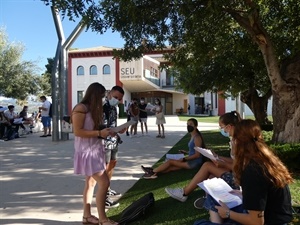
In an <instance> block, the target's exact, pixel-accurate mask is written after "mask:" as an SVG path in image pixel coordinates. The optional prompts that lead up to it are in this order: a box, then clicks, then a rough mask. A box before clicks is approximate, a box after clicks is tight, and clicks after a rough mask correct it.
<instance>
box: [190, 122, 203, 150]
mask: <svg viewBox="0 0 300 225" xmlns="http://www.w3.org/2000/svg"><path fill="white" fill-rule="evenodd" d="M188 121H190V122H192V123H193V124H194V125H195V126H196V127H198V120H196V119H195V118H190V119H188ZM196 131H197V133H198V134H199V136H200V137H201V140H202V146H201V148H206V145H205V143H204V139H203V136H202V134H201V132H200V131H199V130H198V128H197V129H196Z"/></svg>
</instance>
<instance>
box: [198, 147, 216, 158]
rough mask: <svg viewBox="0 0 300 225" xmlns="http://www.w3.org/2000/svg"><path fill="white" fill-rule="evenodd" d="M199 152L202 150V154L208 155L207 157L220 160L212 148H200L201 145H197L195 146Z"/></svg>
mask: <svg viewBox="0 0 300 225" xmlns="http://www.w3.org/2000/svg"><path fill="white" fill-rule="evenodd" d="M194 149H195V150H196V151H197V152H200V153H201V154H202V155H204V156H206V157H207V158H209V159H211V160H215V161H216V160H218V158H216V157H215V156H214V154H213V153H212V151H211V150H209V149H205V148H200V147H195V148H194Z"/></svg>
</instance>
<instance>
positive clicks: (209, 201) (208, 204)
mask: <svg viewBox="0 0 300 225" xmlns="http://www.w3.org/2000/svg"><path fill="white" fill-rule="evenodd" d="M216 205H217V206H220V204H219V203H218V202H217V201H216V200H215V199H214V198H213V197H211V196H210V195H207V197H206V200H205V202H204V205H203V207H204V208H206V209H207V210H211V211H214V212H216V213H217V212H218V210H217V209H216V208H215V206H216ZM230 210H231V211H234V212H237V213H247V212H246V210H244V208H243V205H242V204H241V205H238V206H236V207H233V208H231V209H230ZM227 223H228V224H234V225H240V223H238V222H235V221H232V220H230V219H227V220H226V224H227Z"/></svg>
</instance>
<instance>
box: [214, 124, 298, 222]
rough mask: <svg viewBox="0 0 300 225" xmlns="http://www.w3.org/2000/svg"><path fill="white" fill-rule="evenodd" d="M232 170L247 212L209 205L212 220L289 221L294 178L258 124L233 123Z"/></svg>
mask: <svg viewBox="0 0 300 225" xmlns="http://www.w3.org/2000/svg"><path fill="white" fill-rule="evenodd" d="M233 143H234V144H233V149H234V150H235V149H236V151H235V158H234V167H233V172H234V175H235V178H236V182H237V183H238V184H240V185H241V187H242V190H243V191H242V193H241V194H242V200H243V208H244V210H246V213H243V212H234V211H232V210H230V209H229V208H228V206H227V205H226V204H224V203H222V202H220V205H221V206H217V205H216V206H215V207H212V208H210V218H211V222H214V223H221V224H222V223H223V219H227V218H230V219H231V220H233V221H236V222H238V223H240V224H247V225H252V224H253V225H263V224H267V225H285V224H288V223H289V222H291V220H292V206H291V194H290V190H289V187H288V184H290V183H291V182H292V181H293V178H292V176H291V174H290V173H289V171H288V169H287V168H286V167H285V165H284V164H283V163H282V162H281V160H280V159H279V158H278V157H277V156H275V154H274V153H273V151H272V150H271V149H270V148H269V147H268V146H267V144H266V143H265V142H264V140H263V137H262V132H261V129H260V126H259V124H258V123H257V122H256V121H254V120H242V121H241V122H240V123H238V124H237V125H236V126H235V130H234V135H233Z"/></svg>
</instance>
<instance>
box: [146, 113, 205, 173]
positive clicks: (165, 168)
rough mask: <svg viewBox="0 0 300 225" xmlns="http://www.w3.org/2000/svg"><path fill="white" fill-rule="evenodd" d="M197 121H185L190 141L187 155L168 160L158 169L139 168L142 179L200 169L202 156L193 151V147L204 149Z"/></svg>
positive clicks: (192, 119)
mask: <svg viewBox="0 0 300 225" xmlns="http://www.w3.org/2000/svg"><path fill="white" fill-rule="evenodd" d="M197 127H198V121H197V120H196V119H194V118H191V119H189V120H188V121H187V130H188V132H189V133H190V135H191V139H190V141H189V143H188V147H189V152H188V153H189V155H188V156H187V157H184V158H182V159H179V160H172V159H170V160H168V161H166V162H165V163H163V164H161V165H160V166H159V167H157V168H155V169H153V168H151V167H144V166H141V167H142V169H143V171H144V172H145V174H144V176H143V177H144V179H155V178H157V174H158V173H168V172H170V171H175V170H180V169H194V168H197V167H200V166H201V165H202V164H203V156H202V155H201V154H200V153H199V152H197V151H195V149H194V147H195V146H198V147H202V148H205V144H204V141H203V137H202V134H201V133H200V131H199V130H198V128H197Z"/></svg>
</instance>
